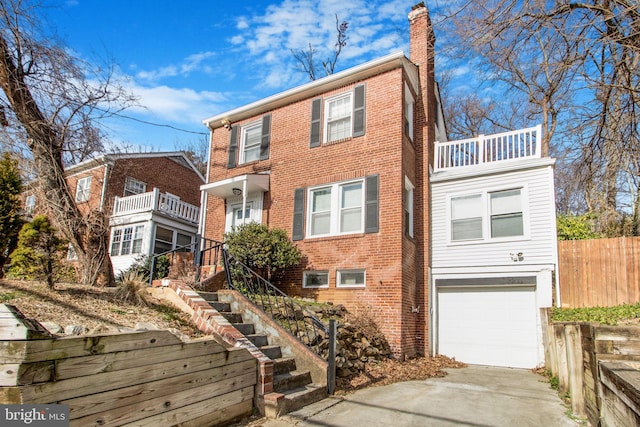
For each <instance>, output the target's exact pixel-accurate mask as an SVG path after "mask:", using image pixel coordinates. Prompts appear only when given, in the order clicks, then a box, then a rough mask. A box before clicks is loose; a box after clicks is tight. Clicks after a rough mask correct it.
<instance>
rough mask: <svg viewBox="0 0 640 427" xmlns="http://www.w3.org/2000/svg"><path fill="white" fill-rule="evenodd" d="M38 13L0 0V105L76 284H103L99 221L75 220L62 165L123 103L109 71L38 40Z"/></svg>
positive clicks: (98, 217) (96, 217)
mask: <svg viewBox="0 0 640 427" xmlns="http://www.w3.org/2000/svg"><path fill="white" fill-rule="evenodd" d="M38 13H39V9H38V5H37V4H34V3H32V2H29V1H26V0H0V88H2V92H3V94H4V97H2V99H1V102H2V104H3V106H4V107H5V112H6V113H7V122H8V123H10V124H13V125H15V127H16V128H17V129H18V131H17V133H18V134H20V133H22V134H23V135H24V137H25V139H26V141H27V146H28V149H29V152H30V154H31V156H32V159H33V162H34V165H35V169H36V173H37V175H38V183H39V185H40V187H41V191H42V192H43V193H44V195H45V198H44V203H45V207H46V211H47V213H48V214H49V215H50V217H51V218H52V220H53V222H54V224H55V226H56V228H58V230H59V231H60V232H61V233H62V234H63V236H64V238H65V239H66V240H68V241H69V242H70V243H71V244H72V245H73V247H74V249H75V251H76V253H77V255H78V260H79V279H80V281H81V282H82V283H85V284H97V283H108V282H111V281H112V280H113V273H112V269H111V264H110V260H109V256H108V251H107V233H106V232H105V231H106V227H107V225H108V224H107V221H106V218H105V217H104V215H103V214H102V213H101V212H99V211H97V210H95V211H92V212H91V213H90V214H89V215H87V216H83V215H82V214H81V212H80V211H79V209H78V207H77V206H76V204H75V200H74V197H73V196H72V193H71V191H70V189H69V186H68V184H67V181H66V180H65V175H64V161H65V159H67V160H74V159H80V158H86V156H88V155H89V154H91V153H92V152H94V151H95V149H97V148H99V146H100V143H101V135H100V131H99V129H98V128H97V126H96V121H97V120H99V119H100V118H103V117H105V116H108V115H109V114H111V113H110V112H113V111H114V110H113V109H114V107H115V108H121V107H120V106H122V105H124V103H126V102H128V101H131V99H129V98H128V97H127V96H126V95H125V93H124V92H123V91H122V90H121V89H120V88H119V87H117V86H115V85H113V84H112V81H111V73H110V72H109V71H106V72H105V71H104V70H101V69H93V68H91V67H90V66H89V64H87V63H83V62H81V61H79V60H78V59H77V58H74V57H73V56H71V55H70V53H69V51H68V50H67V49H65V48H64V46H62V44H61V43H59V42H56V41H55V38H52V37H50V36H47V35H45V34H43V32H42V28H43V27H42V26H41V25H40V22H39V20H38ZM88 76H90V78H89V77H88Z"/></svg>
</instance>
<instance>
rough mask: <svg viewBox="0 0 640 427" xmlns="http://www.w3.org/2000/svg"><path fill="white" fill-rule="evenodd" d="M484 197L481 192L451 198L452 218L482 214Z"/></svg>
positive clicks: (479, 215) (472, 216)
mask: <svg viewBox="0 0 640 427" xmlns="http://www.w3.org/2000/svg"><path fill="white" fill-rule="evenodd" d="M481 202H482V198H481V196H480V195H479V194H474V195H471V196H463V197H455V198H452V199H451V219H462V218H474V217H481V216H482V203H481Z"/></svg>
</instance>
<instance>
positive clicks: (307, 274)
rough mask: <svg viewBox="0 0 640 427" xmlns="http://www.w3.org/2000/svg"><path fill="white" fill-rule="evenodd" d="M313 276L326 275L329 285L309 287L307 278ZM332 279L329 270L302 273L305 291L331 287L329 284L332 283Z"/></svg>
mask: <svg viewBox="0 0 640 427" xmlns="http://www.w3.org/2000/svg"><path fill="white" fill-rule="evenodd" d="M311 274H315V275H320V274H326V275H327V284H326V285H317V286H316V285H309V284H308V283H307V277H308V276H309V275H311ZM330 280H331V277H330V275H329V270H307V271H304V272H303V273H302V287H303V288H304V289H326V288H328V287H329V283H330Z"/></svg>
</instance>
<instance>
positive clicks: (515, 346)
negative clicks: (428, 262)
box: [437, 286, 537, 368]
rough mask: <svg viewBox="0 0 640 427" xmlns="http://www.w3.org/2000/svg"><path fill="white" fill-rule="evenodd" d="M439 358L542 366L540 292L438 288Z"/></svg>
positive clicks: (529, 287)
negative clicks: (538, 326)
mask: <svg viewBox="0 0 640 427" xmlns="http://www.w3.org/2000/svg"><path fill="white" fill-rule="evenodd" d="M437 310H438V353H440V354H444V355H446V356H449V357H455V358H456V360H459V361H462V362H465V363H470V364H481V365H493V366H508V367H520V368H532V367H535V366H536V364H537V334H536V323H537V322H536V303H535V288H534V287H531V286H526V287H502V286H496V287H482V288H474V287H463V288H457V287H451V288H448V287H442V288H439V289H438V300H437Z"/></svg>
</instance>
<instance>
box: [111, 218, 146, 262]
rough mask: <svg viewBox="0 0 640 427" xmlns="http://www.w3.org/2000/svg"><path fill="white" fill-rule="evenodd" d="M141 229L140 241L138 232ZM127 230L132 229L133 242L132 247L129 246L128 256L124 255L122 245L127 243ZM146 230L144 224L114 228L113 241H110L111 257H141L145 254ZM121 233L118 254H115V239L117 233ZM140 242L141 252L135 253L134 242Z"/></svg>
mask: <svg viewBox="0 0 640 427" xmlns="http://www.w3.org/2000/svg"><path fill="white" fill-rule="evenodd" d="M139 227H142V231H141V236H140V238H139V239H136V231H137V230H138V228H139ZM127 228H131V240H130V242H131V243H130V246H129V253H128V254H122V244H123V243H124V242H125V240H124V236H125V229H127ZM145 228H146V226H145V225H144V224H140V223H138V224H130V225H124V226H122V227H114V228H113V229H112V230H111V239H109V255H111V256H112V257H116V256H137V255H140V254H141V253H143V252H144V239H145ZM118 231H119V232H120V241H119V242H118V253H113V252H112V250H113V238H114V236H115V235H116V233H117V232H118ZM137 240H139V241H140V251H139V252H135V253H134V252H133V246H134V242H135V241H137Z"/></svg>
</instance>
